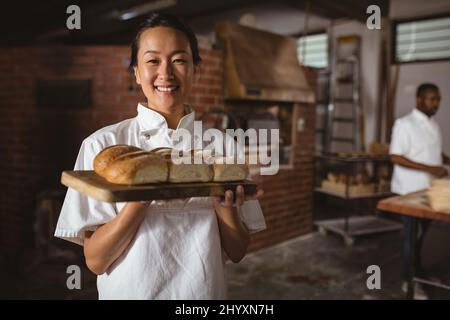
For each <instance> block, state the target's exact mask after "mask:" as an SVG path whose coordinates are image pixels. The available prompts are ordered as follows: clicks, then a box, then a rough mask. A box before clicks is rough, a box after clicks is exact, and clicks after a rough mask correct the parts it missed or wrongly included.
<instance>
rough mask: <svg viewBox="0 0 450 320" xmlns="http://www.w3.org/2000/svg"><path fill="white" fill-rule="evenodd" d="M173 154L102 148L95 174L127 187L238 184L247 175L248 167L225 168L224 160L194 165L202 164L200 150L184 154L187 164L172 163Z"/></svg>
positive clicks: (159, 150) (210, 159)
mask: <svg viewBox="0 0 450 320" xmlns="http://www.w3.org/2000/svg"><path fill="white" fill-rule="evenodd" d="M172 151H173V149H171V148H157V149H154V150H152V151H151V152H147V151H144V150H142V149H140V148H137V147H133V146H127V145H115V146H111V147H108V148H105V149H104V150H102V151H101V152H100V153H99V154H98V155H97V156H96V157H95V159H94V170H95V172H96V173H97V174H99V175H100V176H102V177H104V178H105V179H106V180H107V181H109V182H111V183H117V184H128V185H136V184H146V183H158V182H167V181H168V182H172V183H183V182H209V181H216V182H226V181H240V180H244V179H245V178H246V177H247V175H248V167H247V165H245V164H226V162H225V158H223V157H211V156H209V157H206V158H207V159H208V160H207V163H205V162H203V161H202V163H200V164H196V163H195V162H194V157H199V156H200V157H201V159H202V160H203V155H204V153H203V151H201V150H196V151H191V152H188V154H187V155H186V154H183V156H187V157H190V159H189V160H190V164H189V163H180V164H176V163H174V161H172ZM181 155H182V154H180V156H181ZM205 160H206V159H205ZM188 162H189V161H188ZM211 163H212V164H211Z"/></svg>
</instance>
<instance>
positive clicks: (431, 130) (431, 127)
mask: <svg viewBox="0 0 450 320" xmlns="http://www.w3.org/2000/svg"><path fill="white" fill-rule="evenodd" d="M412 115H413V116H414V118H415V119H416V120H418V122H419V124H420V125H421V126H422V127H423V128H424V129H425V130H426V132H427V133H428V134H429V135H430V138H436V136H437V130H436V121H435V120H434V118H433V117H428V116H427V115H426V114H425V113H423V112H422V111H420V110H418V109H416V108H415V109H414V110H413V111H412Z"/></svg>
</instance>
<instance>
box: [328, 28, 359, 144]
mask: <svg viewBox="0 0 450 320" xmlns="http://www.w3.org/2000/svg"><path fill="white" fill-rule="evenodd" d="M360 42H361V40H360V37H359V36H342V37H339V38H337V39H336V45H335V46H334V50H333V51H334V54H332V56H331V68H330V103H329V105H328V110H327V111H328V112H327V113H328V119H327V125H328V130H327V135H326V139H325V140H326V141H325V148H324V149H325V151H326V152H349V151H363V149H364V142H363V141H362V137H363V135H362V134H361V131H362V129H363V123H362V122H363V120H362V119H361V115H362V106H361V98H360V87H361V77H360V70H361V55H360ZM345 146H347V147H345Z"/></svg>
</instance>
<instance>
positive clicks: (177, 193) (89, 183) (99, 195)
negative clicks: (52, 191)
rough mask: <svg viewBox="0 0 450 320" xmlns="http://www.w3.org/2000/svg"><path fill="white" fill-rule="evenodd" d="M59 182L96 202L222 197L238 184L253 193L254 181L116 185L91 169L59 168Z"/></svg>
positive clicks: (254, 189)
mask: <svg viewBox="0 0 450 320" xmlns="http://www.w3.org/2000/svg"><path fill="white" fill-rule="evenodd" d="M61 183H62V184H63V185H65V186H66V187H69V188H72V189H75V190H77V191H78V192H80V193H82V194H84V195H86V196H88V197H92V198H95V199H97V200H100V201H107V202H122V201H144V200H167V199H177V198H190V197H217V196H223V195H224V194H225V191H226V190H232V191H235V190H236V187H237V186H238V185H242V186H243V187H244V191H245V194H247V195H251V194H255V193H256V184H255V183H254V182H252V181H249V180H244V181H235V182H193V183H158V184H146V185H131V186H128V185H119V184H114V183H110V182H108V181H106V180H105V179H104V178H103V177H101V176H99V175H98V174H96V173H95V172H94V171H63V173H62V175H61Z"/></svg>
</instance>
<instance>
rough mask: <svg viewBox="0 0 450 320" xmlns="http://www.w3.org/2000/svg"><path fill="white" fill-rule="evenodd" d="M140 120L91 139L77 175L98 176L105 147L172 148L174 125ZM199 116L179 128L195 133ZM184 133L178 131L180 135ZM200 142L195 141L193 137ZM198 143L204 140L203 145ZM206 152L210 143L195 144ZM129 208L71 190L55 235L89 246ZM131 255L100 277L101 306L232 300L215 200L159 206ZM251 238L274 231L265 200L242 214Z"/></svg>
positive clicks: (147, 116) (155, 116)
mask: <svg viewBox="0 0 450 320" xmlns="http://www.w3.org/2000/svg"><path fill="white" fill-rule="evenodd" d="M137 111H138V114H137V116H136V117H135V118H132V119H127V120H124V121H122V122H119V123H117V124H114V125H111V126H108V127H105V128H103V129H100V130H98V131H97V132H95V133H93V134H92V135H90V136H89V137H87V138H86V139H85V140H84V141H83V143H82V145H81V148H80V151H79V154H78V158H77V160H76V163H75V168H74V170H93V159H94V157H95V156H96V155H97V154H98V153H99V152H100V151H101V150H102V149H103V148H105V147H107V146H110V145H114V144H128V145H133V146H137V147H140V148H142V149H144V150H152V149H154V148H158V147H172V146H173V145H174V143H173V141H172V140H171V136H172V134H173V132H175V130H172V129H169V128H168V126H167V123H166V120H165V119H164V117H163V116H162V115H160V114H159V113H157V112H155V111H152V110H151V109H149V108H146V107H145V106H143V105H142V104H139V105H138V107H137ZM194 119H195V116H194V113H190V114H188V115H186V116H184V117H183V118H182V119H181V121H180V123H179V125H178V128H183V129H186V130H189V131H191V132H192V130H193V123H194ZM178 128H177V129H178ZM193 140H194V138H193ZM195 140H198V139H195ZM193 143H194V145H197V146H199V143H202V141H193ZM124 205H125V203H123V202H122V203H108V202H102V201H98V200H95V199H93V198H88V197H86V196H83V195H81V194H80V193H79V192H77V191H75V190H73V189H71V188H69V189H68V190H67V194H66V197H65V200H64V204H63V207H62V210H61V214H60V216H59V220H58V224H57V227H56V231H55V236H56V237H59V238H62V239H65V240H68V241H72V242H75V243H77V244H80V245H82V244H83V238H84V232H85V231H86V230H90V231H95V230H96V229H97V228H98V227H99V226H100V225H102V224H105V223H107V222H108V221H110V220H112V219H113V218H114V217H115V216H116V214H117V213H118V212H120V210H121V209H122V207H123V206H124ZM147 210H148V212H147V215H146V217H145V219H144V220H143V222H142V223H141V225H140V227H139V229H138V230H137V233H136V236H135V237H134V239H133V240H132V241H131V243H130V245H129V247H128V248H127V249H126V250H125V251H124V253H123V254H122V255H121V256H120V257H119V258H118V259H117V260H116V261H115V262H114V263H113V264H112V265H111V266H110V268H109V269H108V271H107V272H106V273H105V274H102V275H100V276H98V278H97V288H98V292H99V298H100V299H224V298H226V282H225V270H224V260H223V251H222V248H221V243H220V236H219V229H218V223H217V218H216V215H215V211H214V207H213V199H212V198H188V199H177V200H171V201H153V202H152V203H151V204H150V206H149V208H148V209H147ZM239 214H240V217H241V219H242V221H243V222H244V224H245V225H246V227H247V228H248V229H249V231H250V232H257V231H260V230H263V229H265V228H266V224H265V221H264V216H263V214H262V211H261V207H260V205H259V202H258V201H246V202H245V203H244V204H243V205H242V206H241V208H240V210H239Z"/></svg>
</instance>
